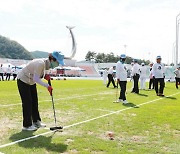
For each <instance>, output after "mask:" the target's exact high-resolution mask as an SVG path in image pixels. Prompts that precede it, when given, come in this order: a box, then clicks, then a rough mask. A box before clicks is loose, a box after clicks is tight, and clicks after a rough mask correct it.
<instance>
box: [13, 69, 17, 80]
mask: <svg viewBox="0 0 180 154" xmlns="http://www.w3.org/2000/svg"><path fill="white" fill-rule="evenodd" d="M17 74H18V69H17V67H16V66H15V67H14V69H12V75H13V80H15V79H16V77H17Z"/></svg>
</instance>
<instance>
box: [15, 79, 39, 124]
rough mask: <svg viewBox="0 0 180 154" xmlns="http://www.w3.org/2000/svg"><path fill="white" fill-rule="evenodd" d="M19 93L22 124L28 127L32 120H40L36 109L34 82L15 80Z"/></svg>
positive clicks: (36, 100)
mask: <svg viewBox="0 0 180 154" xmlns="http://www.w3.org/2000/svg"><path fill="white" fill-rule="evenodd" d="M17 85H18V89H19V94H20V96H21V100H22V109H23V126H24V127H29V126H31V125H32V122H37V120H40V121H41V118H40V115H39V111H38V97H37V89H36V84H34V85H28V84H26V83H24V82H22V81H21V80H19V79H18V80H17Z"/></svg>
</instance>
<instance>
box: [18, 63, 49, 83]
mask: <svg viewBox="0 0 180 154" xmlns="http://www.w3.org/2000/svg"><path fill="white" fill-rule="evenodd" d="M44 73H45V60H44V59H34V60H32V61H31V62H29V63H28V64H27V65H26V67H24V68H23V69H22V70H21V71H20V72H19V73H18V76H17V78H18V79H20V80H21V81H23V82H24V83H27V84H29V85H33V84H35V82H34V80H33V76H34V74H36V75H37V76H39V78H42V77H43V76H44Z"/></svg>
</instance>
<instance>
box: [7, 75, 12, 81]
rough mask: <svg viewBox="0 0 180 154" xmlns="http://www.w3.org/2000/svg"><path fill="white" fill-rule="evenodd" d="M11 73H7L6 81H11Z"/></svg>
mask: <svg viewBox="0 0 180 154" xmlns="http://www.w3.org/2000/svg"><path fill="white" fill-rule="evenodd" d="M10 76H11V73H6V80H8V81H9V80H10Z"/></svg>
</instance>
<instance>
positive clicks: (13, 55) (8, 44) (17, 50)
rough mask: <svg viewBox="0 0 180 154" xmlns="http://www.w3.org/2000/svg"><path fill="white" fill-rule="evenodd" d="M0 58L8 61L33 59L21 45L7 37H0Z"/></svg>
mask: <svg viewBox="0 0 180 154" xmlns="http://www.w3.org/2000/svg"><path fill="white" fill-rule="evenodd" d="M0 57H1V58H10V59H25V60H31V59H33V57H32V55H31V53H30V52H28V51H27V50H26V49H25V48H24V47H23V46H22V45H21V44H19V43H18V42H16V41H14V40H10V39H9V38H7V37H4V36H1V35H0Z"/></svg>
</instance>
